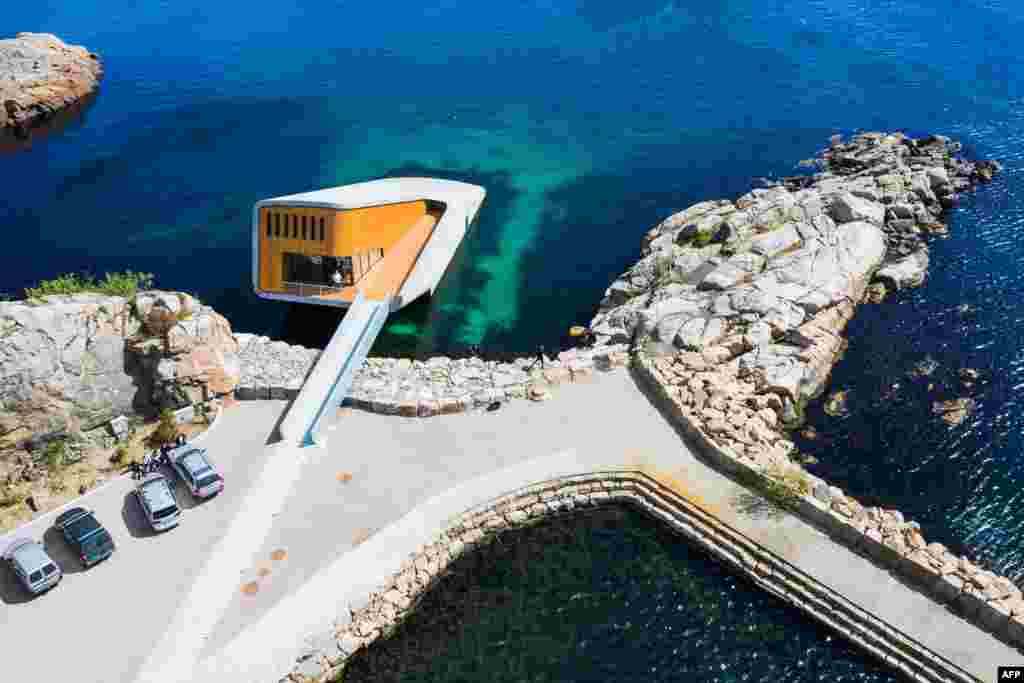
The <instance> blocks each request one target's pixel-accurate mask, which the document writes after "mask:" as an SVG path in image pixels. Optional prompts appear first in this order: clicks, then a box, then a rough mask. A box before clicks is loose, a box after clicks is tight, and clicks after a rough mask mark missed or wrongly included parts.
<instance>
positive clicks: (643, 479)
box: [281, 471, 975, 683]
mask: <svg viewBox="0 0 1024 683" xmlns="http://www.w3.org/2000/svg"><path fill="white" fill-rule="evenodd" d="M609 505H628V506H632V507H634V508H636V509H639V510H640V511H642V512H644V513H645V514H647V515H648V516H650V517H651V518H653V519H654V520H656V521H660V522H663V523H665V524H667V525H668V526H669V527H670V528H671V529H673V530H674V531H676V532H677V533H679V534H681V535H682V536H684V537H685V538H687V539H688V540H689V541H691V542H693V543H695V544H696V545H697V546H698V547H702V548H704V549H706V550H707V551H709V552H710V553H711V554H712V555H713V556H714V557H716V558H717V559H719V560H720V561H722V562H724V563H725V564H726V565H728V566H730V567H732V568H733V569H735V570H737V571H740V572H742V573H743V574H744V575H746V576H748V577H749V578H750V579H751V580H753V581H754V582H755V583H757V584H758V585H760V586H761V587H762V588H764V589H765V590H767V591H769V592H770V593H772V594H773V595H776V596H777V597H779V598H780V599H782V600H784V601H786V602H788V603H790V604H792V605H794V606H796V607H798V608H800V609H801V610H803V611H804V612H805V613H807V614H809V615H810V616H812V617H813V618H815V619H816V620H818V621H819V622H821V623H822V624H824V625H826V626H828V627H830V628H832V629H834V630H836V631H838V632H839V633H840V634H842V635H843V636H844V637H846V638H847V639H849V640H850V641H852V642H854V643H855V644H857V645H859V646H861V647H862V648H864V649H865V650H867V651H868V652H870V653H871V654H873V655H874V656H876V657H878V658H879V659H880V660H881V661H884V662H886V663H887V664H889V665H890V666H893V667H895V668H897V669H899V670H900V671H902V672H904V673H906V674H907V675H908V676H910V677H911V678H912V679H913V680H922V681H964V682H966V681H974V680H975V679H974V678H973V677H972V676H971V675H970V674H969V673H968V672H966V671H964V670H962V669H960V668H959V667H957V666H956V665H955V664H954V663H952V662H950V661H948V660H946V659H945V658H943V657H942V656H941V655H940V654H937V653H935V652H933V651H932V650H930V649H928V648H927V647H925V646H924V645H922V644H921V643H919V642H917V641H916V640H915V639H914V638H913V637H911V636H909V635H907V634H905V633H902V632H900V631H898V630H896V629H894V628H892V627H890V626H889V625H887V624H886V623H885V622H883V621H881V620H879V619H877V618H876V617H874V616H873V615H872V614H870V613H869V612H867V611H865V610H863V609H861V608H860V607H858V606H856V605H854V604H853V603H851V602H850V601H848V600H846V599H845V598H843V596H841V595H839V594H838V593H835V592H834V591H832V590H831V589H829V588H828V587H827V586H824V585H823V584H821V583H820V582H818V581H816V580H815V579H813V578H812V577H810V576H809V575H807V574H806V573H804V572H802V571H801V570H800V569H799V568H798V567H796V566H794V565H792V564H790V563H789V562H787V561H786V560H785V559H783V558H781V557H779V556H778V555H776V554H775V553H773V552H772V551H771V550H769V549H768V548H765V547H764V546H762V545H760V544H759V543H757V542H756V541H753V540H751V539H749V538H748V537H746V536H745V535H744V534H742V533H740V532H739V531H737V530H735V529H733V528H732V527H731V526H729V525H727V524H724V523H723V522H721V521H720V520H719V519H718V518H717V517H716V516H714V515H713V514H710V513H708V512H707V511H705V510H703V509H702V508H701V507H699V506H698V505H695V504H694V503H692V502H691V501H689V500H687V499H686V498H684V497H682V496H680V495H678V494H677V493H675V492H674V491H672V489H671V487H669V486H666V485H665V484H663V483H661V482H660V481H658V480H657V478H655V477H651V476H649V475H648V474H646V473H644V472H640V471H608V472H593V473H590V474H586V475H580V476H575V477H569V478H564V479H557V480H551V481H545V482H539V483H537V484H534V485H532V486H529V487H526V488H525V489H521V490H519V491H516V492H513V493H511V494H508V495H506V496H503V497H502V498H500V499H497V500H494V501H491V502H490V503H488V504H486V505H484V506H481V507H479V508H476V509H473V510H469V511H467V512H466V513H464V514H463V515H461V516H460V517H458V518H456V519H454V520H452V522H451V524H450V526H449V527H448V528H447V529H446V530H445V531H443V532H442V533H440V534H439V535H438V537H437V538H436V539H435V540H433V541H432V542H431V543H429V544H426V545H424V546H421V547H420V548H419V549H418V550H417V551H416V552H415V553H412V554H410V556H409V557H408V559H407V560H406V561H405V562H404V563H403V564H402V566H401V567H400V569H399V571H398V572H397V573H396V574H395V575H394V576H392V577H391V578H390V579H389V580H388V581H386V582H385V583H384V584H383V585H382V587H381V588H380V589H379V590H378V591H375V592H374V593H373V594H371V595H370V596H369V600H368V602H367V604H366V605H365V606H364V607H362V608H360V609H358V610H353V611H352V612H351V618H350V620H349V621H348V622H347V623H344V624H341V625H339V626H338V627H337V628H336V629H335V630H334V632H332V633H323V634H319V635H317V636H315V637H313V638H311V639H310V640H309V646H308V649H307V651H306V652H305V653H304V654H303V655H302V656H301V657H300V658H299V660H298V662H297V665H296V667H295V669H294V670H293V671H292V672H291V673H289V674H288V675H287V676H286V677H285V678H283V679H281V680H282V683H285V682H288V683H292V682H300V683H301V682H311V681H315V682H317V683H325V682H327V681H331V680H333V679H334V678H335V677H336V676H338V675H339V674H340V673H341V672H342V671H343V670H344V668H345V664H346V662H347V661H348V659H349V658H350V657H351V656H352V655H353V654H354V653H355V652H357V651H358V650H360V649H361V648H365V647H368V646H369V645H370V644H371V643H373V642H374V641H376V640H377V639H379V638H386V637H388V635H389V634H390V633H391V632H393V630H394V629H395V628H396V627H397V626H398V625H399V624H400V623H401V622H402V620H403V619H404V618H405V617H406V616H407V615H409V614H410V613H411V612H412V611H413V610H414V609H416V607H417V604H418V603H419V601H420V599H421V598H422V596H423V595H424V594H425V593H426V592H427V591H429V590H430V589H431V588H432V587H434V586H435V585H437V583H438V581H440V580H441V579H442V578H443V577H444V576H445V574H446V572H447V571H448V567H449V566H450V565H451V564H452V563H453V562H454V560H455V559H456V558H458V557H459V556H460V555H462V554H463V553H467V552H471V551H472V550H474V549H476V548H480V547H482V546H485V545H486V544H488V543H491V542H492V541H494V539H495V538H496V537H497V536H498V535H499V534H500V532H501V531H502V530H504V529H508V528H511V527H517V526H524V525H529V524H534V523H539V522H542V521H544V520H546V519H548V518H550V517H551V516H552V515H563V514H573V513H574V512H579V511H584V510H589V509H593V508H596V507H599V506H609Z"/></svg>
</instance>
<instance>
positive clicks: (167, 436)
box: [150, 408, 178, 446]
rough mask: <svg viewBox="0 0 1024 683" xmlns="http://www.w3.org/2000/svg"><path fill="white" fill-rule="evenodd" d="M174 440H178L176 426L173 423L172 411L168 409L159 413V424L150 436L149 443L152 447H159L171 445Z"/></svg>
mask: <svg viewBox="0 0 1024 683" xmlns="http://www.w3.org/2000/svg"><path fill="white" fill-rule="evenodd" d="M176 438H178V424H177V423H176V422H175V421H174V411H172V410H171V409H170V408H168V409H166V410H164V411H163V412H161V413H160V424H158V425H157V427H156V430H154V431H153V434H152V436H150V442H151V443H152V445H154V446H160V445H163V444H165V443H173V442H174V440H175V439H176Z"/></svg>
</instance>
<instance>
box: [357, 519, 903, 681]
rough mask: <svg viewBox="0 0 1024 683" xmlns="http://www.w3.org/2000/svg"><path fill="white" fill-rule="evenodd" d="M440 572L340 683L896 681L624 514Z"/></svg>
mask: <svg viewBox="0 0 1024 683" xmlns="http://www.w3.org/2000/svg"><path fill="white" fill-rule="evenodd" d="M449 568H450V569H451V575H450V576H448V577H445V578H444V579H442V581H441V582H440V583H439V585H438V586H437V587H435V588H433V589H431V591H430V592H429V593H428V594H427V595H425V596H424V598H423V601H422V602H421V603H420V605H419V606H418V608H417V611H416V613H415V614H414V615H413V616H412V617H411V618H410V620H409V621H407V622H406V623H404V624H403V625H402V626H401V627H400V628H399V630H398V631H397V632H396V633H395V634H394V635H392V636H391V637H390V638H388V639H386V640H381V641H377V642H376V643H375V644H374V645H373V646H372V647H371V648H369V649H367V650H363V651H362V652H360V653H358V654H356V655H355V656H354V657H353V658H352V659H351V660H350V662H349V664H348V667H347V669H346V671H345V673H344V675H343V676H342V677H341V679H340V680H341V681H344V683H371V682H373V683H377V682H380V683H384V682H385V681H398V680H401V681H403V682H404V681H438V680H444V681H467V682H468V681H482V680H487V681H494V682H495V683H496V682H497V681H509V682H510V683H511V682H513V681H514V682H519V681H535V682H538V683H539V682H541V681H550V682H551V683H556V682H560V681H580V682H583V681H588V682H589V681H594V682H597V681H635V682H636V683H646V682H648V681H701V682H706V683H727V682H729V683H731V682H732V681H750V682H751V683H755V682H759V681H760V682H763V683H776V682H778V683H783V682H792V683H798V682H802V681H872V682H877V683H882V682H886V683H890V682H892V683H895V682H896V681H899V680H901V679H899V678H897V677H896V676H895V674H893V673H891V672H890V671H888V670H887V669H886V668H885V667H884V666H883V665H881V664H879V663H876V662H875V661H874V660H872V659H869V658H868V656H867V655H866V654H863V653H862V652H861V651H860V650H858V649H856V648H854V647H853V646H852V645H849V644H847V642H846V641H845V640H843V639H841V638H840V637H839V636H837V635H833V634H832V633H830V632H829V631H828V630H827V629H825V628H822V627H818V626H817V625H815V624H814V623H811V622H810V621H809V620H808V619H807V618H806V617H804V615H803V614H802V613H801V612H800V611H798V610H797V609H796V608H794V607H791V606H789V605H787V604H785V603H783V602H781V601H780V600H778V599H776V598H774V597H772V596H771V595H769V594H768V593H766V592H765V591H762V590H761V589H760V588H758V587H756V586H755V585H754V584H752V583H748V582H747V581H746V579H744V578H740V577H737V576H735V575H733V574H731V573H730V572H728V571H726V570H724V569H723V568H722V566H721V565H719V564H718V563H717V562H715V561H713V560H712V559H710V557H708V556H707V554H705V553H704V551H702V550H698V549H696V548H693V547H691V546H690V545H688V544H687V543H685V542H683V541H681V540H680V539H679V537H678V536H676V535H674V534H672V533H671V532H669V531H668V530H667V529H665V528H664V527H663V526H662V525H661V524H660V523H658V522H655V521H653V520H651V519H649V518H647V517H645V516H644V515H642V514H641V513H639V512H635V511H632V510H630V509H629V508H613V509H609V510H602V511H599V512H595V513H583V514H576V515H571V516H567V517H563V518H561V519H555V520H548V521H545V522H544V523H543V524H542V525H539V526H537V527H534V528H528V529H518V530H512V531H508V532H505V533H503V534H502V535H500V536H499V537H498V540H497V541H495V542H494V543H493V544H492V545H490V546H487V547H486V548H484V549H480V550H476V551H474V552H472V553H469V554H468V555H467V556H464V557H462V558H459V559H458V560H456V561H455V562H454V563H453V564H452V565H451V566H450V567H449Z"/></svg>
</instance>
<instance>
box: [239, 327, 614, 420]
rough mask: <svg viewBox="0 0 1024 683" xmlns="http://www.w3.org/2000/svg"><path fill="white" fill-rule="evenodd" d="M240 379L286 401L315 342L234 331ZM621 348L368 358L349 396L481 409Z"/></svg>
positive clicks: (567, 377)
mask: <svg viewBox="0 0 1024 683" xmlns="http://www.w3.org/2000/svg"><path fill="white" fill-rule="evenodd" d="M235 339H236V340H237V341H238V343H239V348H240V350H239V357H240V365H241V380H240V382H239V386H238V388H237V389H236V390H235V396H236V398H238V399H241V400H247V399H257V400H258V399H278V400H286V401H288V400H292V399H294V398H295V397H296V396H297V395H298V393H299V389H300V388H302V383H303V382H304V381H305V379H306V377H307V376H308V374H309V372H310V371H311V370H312V368H313V364H314V363H315V362H316V361H317V359H318V358H319V356H320V352H319V351H318V350H316V349H306V348H303V347H301V346H290V345H288V344H286V343H284V342H279V341H270V339H269V338H267V337H258V336H255V335H250V334H236V335H235ZM626 349H627V347H626V346H625V345H624V344H623V345H618V346H603V347H600V348H596V349H571V350H569V351H563V352H562V353H560V354H559V355H558V358H555V359H546V360H545V363H544V369H543V370H542V369H541V368H540V367H539V366H537V367H531V364H532V363H533V362H534V360H535V358H536V357H535V356H525V357H523V358H520V359H517V360H515V361H513V362H510V363H499V362H495V361H485V360H483V359H480V358H475V357H474V358H458V359H453V358H447V357H444V356H438V357H436V358H431V359H430V360H428V361H426V362H423V361H418V360H410V359H408V358H401V359H399V358H368V359H366V361H365V363H364V364H363V367H362V368H360V369H359V371H357V372H356V374H355V377H354V379H353V381H352V389H351V391H350V396H349V403H350V404H351V405H352V406H353V407H356V408H360V409H362V410H367V411H370V412H375V413H380V414H383V415H402V416H405V417H433V416H435V415H448V414H451V413H461V412H465V411H467V410H473V409H481V408H485V407H486V406H488V405H490V404H492V403H496V402H497V403H504V402H505V401H508V400H511V399H513V398H520V399H522V398H531V399H533V400H544V399H546V398H548V395H549V394H548V387H552V386H557V385H559V384H562V383H564V382H583V381H586V380H587V379H588V378H589V377H590V376H591V375H592V374H593V372H594V370H595V369H597V370H601V369H608V368H611V367H623V366H625V365H626V363H627V362H628V355H627V350H626Z"/></svg>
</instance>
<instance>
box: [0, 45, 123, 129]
mask: <svg viewBox="0 0 1024 683" xmlns="http://www.w3.org/2000/svg"><path fill="white" fill-rule="evenodd" d="M102 75H103V66H102V64H101V62H100V58H99V56H98V55H96V54H95V53H93V52H90V51H89V50H87V49H86V48H84V47H82V46H80V45H68V44H67V43H65V42H64V41H62V40H61V39H60V38H58V37H56V36H54V35H51V34H49V33H19V34H17V36H16V37H14V38H8V39H5V40H0V136H3V135H4V134H9V135H13V136H15V137H18V138H25V137H27V136H28V135H29V133H30V131H31V130H32V129H33V128H36V127H38V126H40V125H41V124H43V123H45V122H47V121H49V120H51V119H52V118H54V117H55V116H57V115H58V114H59V113H60V112H62V111H64V110H67V109H68V108H70V107H73V106H75V105H77V104H79V103H80V102H82V101H83V100H85V99H86V98H88V97H89V96H90V95H92V94H93V93H94V92H95V91H96V90H97V88H99V81H100V78H101V76H102Z"/></svg>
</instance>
